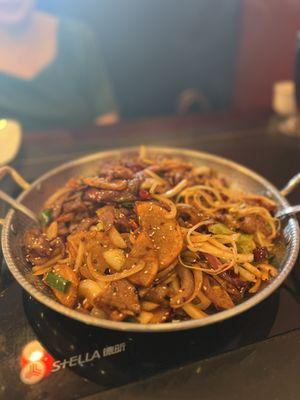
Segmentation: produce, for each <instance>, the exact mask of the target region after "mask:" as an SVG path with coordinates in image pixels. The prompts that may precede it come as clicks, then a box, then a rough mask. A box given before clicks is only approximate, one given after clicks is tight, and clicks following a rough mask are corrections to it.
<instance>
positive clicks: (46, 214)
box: [38, 208, 52, 226]
mask: <svg viewBox="0 0 300 400" xmlns="http://www.w3.org/2000/svg"><path fill="white" fill-rule="evenodd" d="M38 219H39V222H40V224H41V225H43V226H48V225H49V224H50V222H51V221H52V209H51V208H46V209H45V210H43V211H42V212H41V213H40V214H39V216H38Z"/></svg>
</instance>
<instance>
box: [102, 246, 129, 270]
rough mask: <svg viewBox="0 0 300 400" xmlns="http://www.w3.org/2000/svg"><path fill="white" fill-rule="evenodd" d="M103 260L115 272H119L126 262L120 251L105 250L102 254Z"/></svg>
mask: <svg viewBox="0 0 300 400" xmlns="http://www.w3.org/2000/svg"><path fill="white" fill-rule="evenodd" d="M103 258H104V260H105V261H106V262H107V264H108V265H109V266H110V267H112V268H113V269H115V270H116V271H120V270H121V268H122V267H123V266H124V264H125V261H126V257H125V254H124V252H123V250H121V249H109V250H106V251H104V252H103Z"/></svg>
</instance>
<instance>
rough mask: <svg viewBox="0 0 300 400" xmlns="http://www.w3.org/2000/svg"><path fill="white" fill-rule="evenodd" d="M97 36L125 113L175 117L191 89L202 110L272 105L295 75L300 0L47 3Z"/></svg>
mask: <svg viewBox="0 0 300 400" xmlns="http://www.w3.org/2000/svg"><path fill="white" fill-rule="evenodd" d="M38 7H39V8H40V9H42V10H46V11H49V12H51V13H54V14H56V15H58V16H64V17H72V18H76V19H79V20H81V21H84V22H85V23H86V24H87V25H89V27H90V28H91V29H92V30H93V32H94V33H95V35H96V38H97V46H98V49H99V50H101V52H102V55H103V57H104V60H105V64H106V65H107V69H108V72H109V76H110V79H111V81H112V84H113V87H114V91H115V95H116V98H117V101H118V104H119V109H120V114H121V117H123V118H132V117H143V116H153V115H165V114H174V113H176V112H178V99H179V96H180V94H182V92H184V91H185V90H187V89H196V90H197V91H199V92H200V93H201V95H202V96H203V97H205V100H206V101H201V102H200V106H199V109H200V110H199V111H206V110H207V109H210V110H220V109H228V108H234V109H241V110H243V109H257V108H270V107H271V96H272V86H273V83H274V82H276V81H278V80H283V79H291V78H292V77H293V73H294V63H295V47H296V32H297V30H299V27H300V2H299V1H298V0H285V1H282V0H263V1H262V0H226V1H224V0H188V1H184V2H183V1H174V0H164V1H160V0H152V1H146V0H114V1H110V0H64V1H62V0H40V1H39V2H38Z"/></svg>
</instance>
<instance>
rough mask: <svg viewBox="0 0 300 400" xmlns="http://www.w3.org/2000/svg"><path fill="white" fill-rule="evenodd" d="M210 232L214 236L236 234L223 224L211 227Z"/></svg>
mask: <svg viewBox="0 0 300 400" xmlns="http://www.w3.org/2000/svg"><path fill="white" fill-rule="evenodd" d="M208 230H209V232H211V233H213V234H214V235H232V234H233V233H234V232H233V231H231V230H230V229H229V228H228V227H227V226H226V225H224V224H221V223H217V224H213V225H210V226H209V227H208Z"/></svg>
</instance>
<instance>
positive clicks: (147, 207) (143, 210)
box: [136, 201, 183, 270]
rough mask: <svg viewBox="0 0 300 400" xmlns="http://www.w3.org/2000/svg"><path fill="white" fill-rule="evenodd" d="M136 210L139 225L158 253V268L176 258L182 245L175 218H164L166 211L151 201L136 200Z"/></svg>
mask: <svg viewBox="0 0 300 400" xmlns="http://www.w3.org/2000/svg"><path fill="white" fill-rule="evenodd" d="M136 211H137V215H138V217H139V221H140V225H141V226H142V228H143V229H144V230H145V231H146V232H147V233H148V235H149V236H150V238H151V239H152V241H153V243H154V248H155V250H156V251H157V254H158V260H159V270H161V269H164V268H166V267H168V266H169V265H170V264H171V262H172V261H174V260H175V259H176V257H177V256H178V254H179V253H180V251H181V249H182V246H183V238H182V234H181V232H180V227H179V225H178V223H177V221H176V220H175V219H168V218H166V215H167V211H166V210H165V209H164V208H163V207H161V206H160V205H159V204H157V203H154V202H152V201H148V202H138V203H137V204H136Z"/></svg>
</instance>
